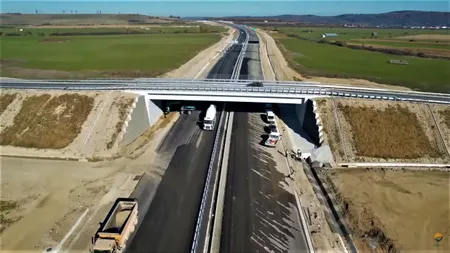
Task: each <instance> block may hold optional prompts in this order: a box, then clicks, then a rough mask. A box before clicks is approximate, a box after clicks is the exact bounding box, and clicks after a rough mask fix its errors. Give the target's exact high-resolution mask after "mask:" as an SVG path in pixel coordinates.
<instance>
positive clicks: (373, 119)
mask: <svg viewBox="0 0 450 253" xmlns="http://www.w3.org/2000/svg"><path fill="white" fill-rule="evenodd" d="M338 106H339V110H340V111H342V112H343V114H344V116H345V118H346V119H347V121H348V122H349V123H350V125H351V130H352V133H353V143H354V146H355V148H356V154H357V155H358V156H365V157H375V158H399V159H414V158H421V157H424V156H428V157H439V156H440V155H441V154H440V152H439V150H438V149H437V148H435V147H433V146H432V145H431V143H430V141H429V140H428V137H427V135H426V134H425V132H424V130H423V129H422V127H421V125H420V122H419V120H418V119H417V116H416V115H415V114H413V113H411V112H410V111H409V110H408V109H407V108H403V107H400V106H397V107H393V106H389V107H387V108H386V109H385V110H380V109H376V108H375V107H352V106H344V105H342V104H340V103H339V104H338Z"/></svg>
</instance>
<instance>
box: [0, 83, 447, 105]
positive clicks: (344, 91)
mask: <svg viewBox="0 0 450 253" xmlns="http://www.w3.org/2000/svg"><path fill="white" fill-rule="evenodd" d="M0 88H6V89H8V88H9V89H18V88H19V89H43V90H74V91H77V90H145V91H148V92H149V93H151V92H152V91H153V92H161V91H167V92H169V93H170V92H172V93H173V94H178V95H180V94H183V93H184V94H185V95H187V96H189V95H193V94H191V93H193V92H210V93H211V92H225V93H229V94H228V95H232V93H241V94H242V93H246V94H248V95H250V94H260V95H261V94H265V95H266V96H272V95H273V96H275V95H280V94H282V95H284V96H286V98H290V97H301V96H302V95H310V96H324V97H326V96H332V97H348V98H360V99H377V100H392V101H409V102H422V103H423V102H426V103H439V104H450V94H438V93H422V92H409V91H407V92H404V91H390V90H389V91H380V90H377V89H375V90H374V89H368V88H365V89H357V88H353V87H341V86H333V87H330V86H321V85H309V86H307V85H299V86H289V85H288V86H285V85H273V86H264V87H248V86H245V85H234V84H227V83H222V84H218V83H213V84H211V83H203V84H198V83H196V82H194V81H192V82H191V83H175V84H173V83H166V84H161V83H159V84H157V83H134V84H131V83H129V84H123V83H119V82H117V83H110V82H109V83H104V84H99V85H91V84H76V85H73V84H72V85H71V83H64V84H63V83H55V84H53V83H51V82H38V81H35V82H30V83H27V84H16V83H11V82H2V83H1V84H0ZM168 95H170V94H168ZM195 95H198V93H196V94H195ZM225 95H226V94H225ZM225 95H224V96H225ZM263 96H264V95H263Z"/></svg>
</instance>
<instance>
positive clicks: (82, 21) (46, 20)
mask: <svg viewBox="0 0 450 253" xmlns="http://www.w3.org/2000/svg"><path fill="white" fill-rule="evenodd" d="M176 23H185V22H183V21H181V20H179V19H176V18H170V17H169V18H168V17H155V16H146V15H136V14H102V15H98V14H74V13H72V14H69V13H67V14H37V15H36V14H20V15H16V14H0V24H1V25H2V26H16V25H32V26H55V25H57V26H76V25H130V24H176Z"/></svg>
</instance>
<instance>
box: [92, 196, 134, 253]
mask: <svg viewBox="0 0 450 253" xmlns="http://www.w3.org/2000/svg"><path fill="white" fill-rule="evenodd" d="M137 222H138V203H137V200H136V199H132V198H118V199H117V200H116V202H115V203H114V205H113V206H112V207H111V209H110V210H109V213H108V215H106V218H105V220H104V221H103V222H102V223H100V228H99V229H98V231H97V233H96V234H95V236H94V237H93V238H92V242H93V244H94V247H93V248H92V249H91V252H92V253H120V252H123V250H124V248H125V246H126V243H127V240H128V238H129V237H130V235H131V233H133V231H134V229H135V227H136V224H137Z"/></svg>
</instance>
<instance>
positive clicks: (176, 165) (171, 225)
mask: <svg viewBox="0 0 450 253" xmlns="http://www.w3.org/2000/svg"><path fill="white" fill-rule="evenodd" d="M244 39H245V38H244ZM239 40H240V41H242V40H243V38H242V36H241V37H240V38H239ZM240 47H241V46H240V45H233V46H232V47H231V48H230V51H229V53H227V54H225V55H224V56H223V58H222V59H220V60H219V61H218V62H217V64H216V65H215V66H214V67H213V68H212V70H211V71H210V73H209V74H208V77H214V76H218V75H221V76H228V77H230V76H231V73H232V72H233V68H234V65H235V62H236V58H237V56H238V55H239V50H240V49H239V48H240ZM208 105H209V104H207V103H205V104H202V105H200V109H203V110H205V109H206V107H207V106H208ZM218 105H219V106H218V111H220V110H221V108H220V104H218ZM200 114H201V113H200V111H195V112H193V113H192V115H181V116H180V118H179V119H178V121H177V122H176V123H175V125H174V126H173V127H172V129H171V130H170V132H169V133H168V135H167V136H166V137H165V139H164V140H163V142H162V144H161V145H160V147H159V148H158V150H157V152H158V155H159V156H161V157H170V158H169V159H170V162H169V163H168V166H167V168H166V169H165V173H164V175H163V177H162V180H161V182H160V183H159V185H158V187H157V189H156V193H155V195H154V197H153V200H151V204H150V207H149V209H148V211H147V212H146V213H145V214H144V213H143V214H141V215H144V216H143V218H142V220H141V222H140V226H139V227H138V230H137V231H136V233H135V235H134V237H133V238H132V239H131V241H130V243H129V244H128V245H127V248H126V252H127V253H130V252H188V251H189V250H190V248H191V244H192V240H193V235H194V231H195V226H196V222H197V216H198V211H199V206H200V201H201V197H202V192H203V187H204V183H205V178H206V171H207V169H208V165H209V161H210V155H211V153H212V147H213V142H214V136H215V132H216V131H217V127H216V128H215V131H203V130H201V129H200V127H199V125H198V124H197V121H198V120H199V119H200V118H201V116H203V115H200ZM220 116H221V115H220V113H219V114H218V118H220ZM140 202H141V200H140ZM143 202H145V201H143Z"/></svg>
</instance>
